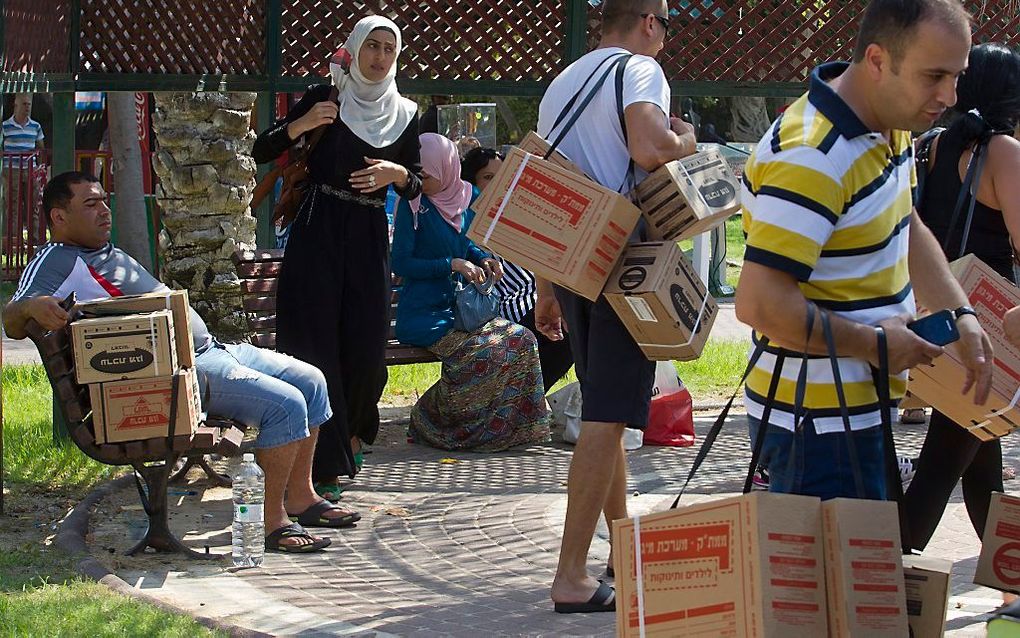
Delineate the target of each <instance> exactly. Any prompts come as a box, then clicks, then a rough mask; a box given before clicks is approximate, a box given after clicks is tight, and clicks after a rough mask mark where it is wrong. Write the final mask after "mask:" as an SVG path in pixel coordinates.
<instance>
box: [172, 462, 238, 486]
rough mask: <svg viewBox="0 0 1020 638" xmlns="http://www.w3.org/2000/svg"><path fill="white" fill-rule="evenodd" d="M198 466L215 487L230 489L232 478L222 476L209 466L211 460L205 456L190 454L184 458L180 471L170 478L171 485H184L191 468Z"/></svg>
mask: <svg viewBox="0 0 1020 638" xmlns="http://www.w3.org/2000/svg"><path fill="white" fill-rule="evenodd" d="M196 465H197V466H198V467H200V468H202V469H203V470H204V471H205V476H206V478H207V479H209V482H210V483H211V484H212V485H213V486H215V487H230V486H231V481H230V477H229V476H227V475H226V474H221V473H220V472H217V471H216V470H214V469H213V468H212V466H211V465H209V459H208V458H207V457H206V455H205V454H189V455H187V456H185V457H184V464H183V465H182V466H181V468H180V469H179V470H177V471H176V472H174V473H173V475H172V476H171V477H170V484H171V485H173V484H174V483H183V482H184V479H185V478H187V476H188V472H189V471H191V468H193V467H195V466H196Z"/></svg>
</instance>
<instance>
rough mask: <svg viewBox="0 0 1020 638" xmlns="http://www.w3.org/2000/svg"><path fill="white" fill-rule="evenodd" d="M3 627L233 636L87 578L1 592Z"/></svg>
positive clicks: (31, 632) (62, 632)
mask: <svg viewBox="0 0 1020 638" xmlns="http://www.w3.org/2000/svg"><path fill="white" fill-rule="evenodd" d="M0 626H2V627H3V628H4V634H5V635H8V636H26V637H28V636H39V637H43V636H46V637H49V636H96V637H105V636H109V637H111V638H114V637H120V636H161V637H166V638H172V637H176V636H180V637H182V638H184V637H190V636H226V635H227V634H225V633H223V632H212V631H209V630H207V629H206V628H204V627H202V626H201V625H199V624H198V623H196V622H195V621H194V620H193V619H192V618H190V617H188V616H181V615H176V614H170V613H167V612H164V611H162V610H160V609H157V608H156V607H151V606H149V605H145V604H143V603H140V602H138V601H135V600H132V599H130V598H127V597H124V596H120V595H118V594H114V593H111V592H110V591H109V590H108V589H107V588H106V587H105V586H103V585H99V584H98V583H92V582H86V581H82V580H73V581H70V582H68V583H66V584H62V585H43V586H40V587H35V588H33V589H31V590H27V591H24V592H19V593H14V594H8V593H0Z"/></svg>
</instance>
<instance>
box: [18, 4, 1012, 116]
mask: <svg viewBox="0 0 1020 638" xmlns="http://www.w3.org/2000/svg"><path fill="white" fill-rule="evenodd" d="M865 4H866V2H865V0H839V1H832V0H669V6H670V13H671V15H672V25H671V31H672V33H671V35H670V37H669V39H668V41H667V43H666V49H665V51H664V52H663V54H662V55H661V56H660V61H661V62H662V65H663V67H664V68H665V71H666V75H667V77H669V78H670V80H671V82H672V85H673V89H674V91H675V92H676V93H678V94H683V95H715V96H723V95H734V94H741V95H793V94H797V93H799V92H800V91H801V90H802V88H803V83H804V81H805V79H806V77H807V73H808V71H809V70H810V69H811V68H812V67H813V66H814V65H815V64H817V63H818V62H820V61H824V60H831V59H839V58H844V59H845V58H847V57H848V56H849V52H850V49H851V47H852V45H853V37H854V33H855V30H856V23H857V19H858V16H859V15H860V13H861V10H862V9H863V7H864V5H865ZM965 4H966V5H967V7H968V9H970V10H971V12H972V13H973V15H974V17H975V30H974V31H975V33H974V37H975V41H989V40H995V41H999V42H1002V43H1004V44H1008V45H1013V46H1016V45H1017V43H1018V40H1020V15H1018V11H1017V4H1018V3H1017V2H1016V0H967V1H966V2H965ZM597 5H598V0H565V1H560V0H528V1H515V0H419V1H417V2H400V1H392V0H363V1H361V2H349V1H344V0H328V1H323V0H216V1H215V2H209V1H208V0H5V1H4V2H3V13H2V24H0V27H2V44H3V46H2V51H3V59H2V64H0V90H3V91H4V92H11V91H21V90H28V91H54V92H59V91H74V90H110V91H117V90H122V91H148V90H248V91H290V90H301V89H303V88H304V87H306V86H307V85H308V83H309V81H310V80H313V81H314V79H316V78H325V76H326V73H327V68H326V67H327V65H326V60H327V58H328V57H329V54H330V53H332V51H333V50H334V49H335V47H337V46H338V45H339V44H340V43H341V42H342V41H343V38H344V35H345V34H346V33H347V32H349V31H350V29H351V27H352V26H353V24H354V23H355V22H356V21H357V20H358V19H359V18H360V17H362V16H364V15H366V14H367V13H379V14H383V15H387V16H389V17H390V18H392V19H393V20H394V21H396V22H397V24H399V25H400V26H401V28H402V29H403V36H404V41H405V47H406V48H405V52H404V54H403V56H402V58H401V62H400V64H401V67H400V74H399V78H400V84H401V89H402V90H403V91H405V92H408V93H450V94H471V95H540V94H541V92H542V90H543V88H544V86H545V85H546V84H547V83H548V82H549V80H550V79H551V78H552V77H554V76H555V74H556V73H557V72H558V71H559V70H560V69H562V68H563V67H564V66H565V65H566V64H567V63H569V62H570V61H571V60H573V59H576V58H577V57H578V56H579V55H581V54H582V53H584V51H586V50H587V49H588V47H589V46H590V45H591V44H593V43H594V42H595V41H596V39H597V35H598V13H599V9H598V6H597Z"/></svg>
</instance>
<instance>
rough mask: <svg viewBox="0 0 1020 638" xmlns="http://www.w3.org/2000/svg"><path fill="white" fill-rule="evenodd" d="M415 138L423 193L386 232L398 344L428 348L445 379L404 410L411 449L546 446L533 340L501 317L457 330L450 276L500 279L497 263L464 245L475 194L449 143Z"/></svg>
mask: <svg viewBox="0 0 1020 638" xmlns="http://www.w3.org/2000/svg"><path fill="white" fill-rule="evenodd" d="M419 139H420V141H421V161H422V171H423V179H422V196H421V197H419V198H416V199H414V200H411V201H407V200H405V199H401V201H400V203H399V204H398V206H397V214H396V219H395V227H394V231H393V252H392V258H391V260H392V265H393V272H394V274H396V275H397V276H398V277H401V278H402V279H403V288H402V289H401V292H400V302H399V303H398V305H397V325H396V333H397V339H399V340H400V342H401V343H405V344H409V345H414V346H419V347H423V348H427V349H428V350H429V351H431V352H432V353H434V354H435V355H436V356H437V357H438V358H439V359H440V360H441V361H442V375H441V377H440V379H439V381H437V382H436V383H435V384H434V385H433V386H432V387H431V388H429V389H428V390H427V391H426V392H425V393H424V394H423V395H422V396H421V398H420V399H419V400H418V403H417V404H415V406H414V408H413V409H412V411H411V425H410V428H409V431H410V434H411V436H412V437H413V438H414V440H415V441H416V442H419V443H425V444H427V445H431V446H433V447H437V448H440V449H446V450H475V451H480V452H494V451H499V450H505V449H507V448H509V447H513V446H515V445H521V444H528V443H538V442H544V441H548V440H549V423H550V416H549V412H548V409H547V407H546V403H545V398H544V392H543V386H542V371H541V366H540V363H539V359H538V345H537V342H536V340H535V336H534V335H533V334H532V333H531V332H530V331H529V330H528V329H527V328H524V327H523V326H521V325H519V324H516V323H511V322H509V321H507V320H506V319H503V318H502V317H496V318H495V319H492V320H491V321H489V322H488V323H486V324H485V325H483V326H482V327H480V328H478V329H477V330H475V331H474V332H472V333H467V332H463V331H460V330H455V329H454V307H455V305H456V294H455V292H454V278H455V277H459V278H460V279H461V280H462V281H463V282H465V283H482V282H484V281H485V280H486V279H487V278H489V277H494V278H496V279H497V280H498V279H499V278H501V277H502V276H503V271H502V267H501V266H500V264H499V261H498V260H497V259H495V258H494V257H493V256H492V255H489V254H488V253H486V252H484V251H482V250H481V249H480V248H478V246H476V245H475V244H474V242H472V241H471V240H470V239H468V238H467V229H468V227H469V226H470V224H471V219H472V218H473V216H474V213H473V211H471V210H470V208H469V206H470V204H471V202H472V201H473V200H474V197H475V196H477V191H476V190H474V189H473V188H472V187H471V185H470V184H469V183H467V182H465V181H464V180H462V179H461V178H460V161H459V158H458V155H457V148H456V146H455V145H454V143H453V142H451V141H450V140H448V139H446V138H445V137H443V136H441V135H438V134H435V133H425V134H423V135H421V137H420V138H419Z"/></svg>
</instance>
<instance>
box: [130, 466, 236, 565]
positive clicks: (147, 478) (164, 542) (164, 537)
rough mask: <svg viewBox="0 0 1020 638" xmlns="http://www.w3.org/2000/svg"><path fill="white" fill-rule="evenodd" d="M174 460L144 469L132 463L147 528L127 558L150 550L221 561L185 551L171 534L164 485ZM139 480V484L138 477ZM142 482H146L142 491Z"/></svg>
mask: <svg viewBox="0 0 1020 638" xmlns="http://www.w3.org/2000/svg"><path fill="white" fill-rule="evenodd" d="M173 462H174V456H173V455H171V456H169V457H168V458H167V459H166V461H165V462H164V463H162V464H161V465H145V464H143V463H133V464H132V467H134V468H135V472H137V474H136V475H135V485H136V486H137V487H138V496H139V497H140V498H141V499H142V507H143V508H144V509H145V513H146V514H147V515H148V517H149V527H148V529H146V530H145V536H144V537H142V540H140V541H138V544H137V545H135V546H134V547H132V548H131V549H130V550H128V553H127V555H128V556H134V555H135V554H140V553H143V552H144V551H145V550H146V548H148V547H151V548H153V549H154V550H156V551H157V552H175V553H179V554H183V555H184V556H186V557H188V558H195V559H201V560H215V559H218V558H220V557H221V555H220V554H203V553H201V552H196V551H195V550H193V549H191V548H190V547H187V546H186V545H185V544H184V543H182V542H181V541H180V540H179V539H178V538H177V537H176V536H174V534H173V532H171V531H170V522H169V520H168V518H167V514H168V512H167V484H168V479H169V477H170V470H171V469H172V468H173V465H174V463H173ZM139 475H140V476H141V477H142V480H138V476H139ZM142 481H144V482H145V485H144V487H143V485H142Z"/></svg>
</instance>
